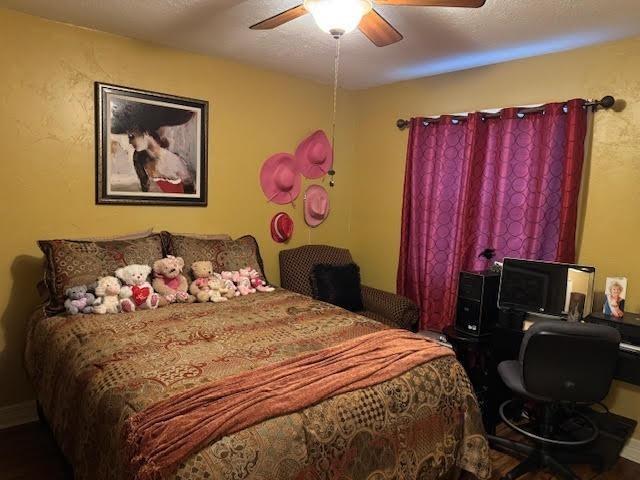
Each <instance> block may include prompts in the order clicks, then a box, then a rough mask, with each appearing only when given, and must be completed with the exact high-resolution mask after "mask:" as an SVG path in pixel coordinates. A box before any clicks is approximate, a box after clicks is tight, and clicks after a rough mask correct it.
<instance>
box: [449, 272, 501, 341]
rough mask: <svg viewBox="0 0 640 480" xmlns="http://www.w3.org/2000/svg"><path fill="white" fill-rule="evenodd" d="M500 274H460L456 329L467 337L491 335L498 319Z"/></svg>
mask: <svg viewBox="0 0 640 480" xmlns="http://www.w3.org/2000/svg"><path fill="white" fill-rule="evenodd" d="M499 285H500V274H499V273H496V272H491V271H482V272H460V281H459V283H458V305H457V309H456V323H455V328H456V330H458V331H459V332H462V333H466V334H467V335H474V336H480V335H485V334H487V333H491V330H492V329H493V327H494V326H495V324H496V321H497V317H498V288H499Z"/></svg>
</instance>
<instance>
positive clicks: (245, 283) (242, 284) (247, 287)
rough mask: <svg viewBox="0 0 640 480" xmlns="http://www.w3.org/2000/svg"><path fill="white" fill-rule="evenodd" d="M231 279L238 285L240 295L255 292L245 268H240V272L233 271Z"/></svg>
mask: <svg viewBox="0 0 640 480" xmlns="http://www.w3.org/2000/svg"><path fill="white" fill-rule="evenodd" d="M233 281H234V282H235V284H236V286H237V287H238V292H239V293H240V295H249V294H250V293H256V289H255V288H253V287H252V286H251V279H250V278H249V276H248V271H247V270H246V269H242V270H241V271H240V272H233Z"/></svg>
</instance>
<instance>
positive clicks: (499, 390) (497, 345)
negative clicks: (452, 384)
mask: <svg viewBox="0 0 640 480" xmlns="http://www.w3.org/2000/svg"><path fill="white" fill-rule="evenodd" d="M443 333H444V334H445V335H446V336H447V339H448V340H449V342H450V343H451V344H452V345H453V348H454V350H455V352H456V356H457V357H458V360H460V363H461V364H462V365H463V367H464V368H465V370H466V371H467V375H469V380H471V383H472V384H473V387H474V389H475V391H476V396H477V397H478V403H479V404H480V408H481V409H482V417H483V421H484V424H485V429H486V430H487V433H489V434H492V435H493V434H495V428H496V426H497V424H498V419H499V416H498V408H499V407H500V404H501V403H502V402H504V401H505V400H508V399H510V398H512V397H513V393H512V392H511V390H509V389H508V388H507V387H506V385H504V383H503V382H502V380H501V379H500V376H499V375H498V370H497V367H498V364H499V363H500V362H502V361H504V360H515V359H517V358H518V355H519V353H520V344H521V343H522V339H523V337H524V332H523V331H522V330H514V329H511V328H505V327H496V328H495V329H494V330H493V331H492V333H491V334H489V335H485V336H482V337H473V336H470V335H466V334H464V333H461V332H458V331H457V330H455V328H453V327H447V328H445V329H444V331H443ZM614 378H615V379H616V380H621V381H623V382H627V383H631V384H634V385H640V354H636V353H631V352H626V351H619V354H618V363H617V366H616V372H615V375H614Z"/></svg>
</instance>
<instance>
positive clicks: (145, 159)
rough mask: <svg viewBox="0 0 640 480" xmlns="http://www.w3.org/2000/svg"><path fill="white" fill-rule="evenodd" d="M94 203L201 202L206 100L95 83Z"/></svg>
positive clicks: (204, 189) (204, 180) (204, 181)
mask: <svg viewBox="0 0 640 480" xmlns="http://www.w3.org/2000/svg"><path fill="white" fill-rule="evenodd" d="M95 95H96V203H98V204H126V205H174V206H180V205H184V206H206V205H207V132H208V127H207V125H208V115H209V104H208V102H206V101H204V100H195V99H193V98H185V97H177V96H174V95H166V94H163V93H157V92H148V91H144V90H137V89H134V88H128V87H121V86H118V85H109V84H106V83H99V82H96V84H95Z"/></svg>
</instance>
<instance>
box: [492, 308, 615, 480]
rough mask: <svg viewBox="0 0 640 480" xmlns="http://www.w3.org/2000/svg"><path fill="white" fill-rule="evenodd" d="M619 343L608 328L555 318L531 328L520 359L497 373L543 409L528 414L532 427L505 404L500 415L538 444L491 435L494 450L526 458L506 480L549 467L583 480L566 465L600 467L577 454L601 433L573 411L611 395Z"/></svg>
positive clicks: (594, 459) (595, 460)
mask: <svg viewBox="0 0 640 480" xmlns="http://www.w3.org/2000/svg"><path fill="white" fill-rule="evenodd" d="M619 344H620V334H619V333H618V331H617V330H615V329H613V328H611V327H607V326H604V325H596V324H587V323H578V322H563V321H557V320H550V321H539V322H536V323H535V324H534V325H533V326H531V328H529V329H528V330H527V332H526V334H525V336H524V339H523V341H522V345H521V347H520V355H519V359H518V360H507V361H504V362H501V363H500V364H499V365H498V373H499V375H500V377H501V378H502V380H503V381H504V383H505V384H506V385H507V387H509V389H510V390H511V391H513V392H514V393H516V394H518V395H519V396H521V397H523V399H524V400H525V401H527V402H529V403H530V402H533V403H534V404H535V405H536V406H537V407H538V409H537V410H536V411H533V415H529V416H530V417H531V418H530V419H531V420H532V421H531V422H530V423H529V425H522V424H519V423H517V422H518V420H517V419H516V420H514V419H513V418H509V417H510V416H509V415H508V414H507V412H509V411H510V410H511V411H512V412H513V411H516V412H518V413H520V414H521V413H522V411H523V410H522V409H521V408H520V409H519V408H514V406H515V405H516V402H514V400H508V401H506V402H504V403H503V404H502V405H501V406H500V411H499V412H500V417H501V419H502V420H503V421H504V422H505V423H506V424H507V425H508V426H509V427H510V428H511V429H513V430H515V431H517V432H519V433H521V434H522V435H524V436H525V437H527V438H528V439H530V440H532V441H533V445H527V444H524V443H519V442H515V441H512V440H509V439H506V438H501V437H496V436H489V440H490V443H491V445H492V446H493V447H494V448H497V449H500V450H507V451H508V452H510V453H516V454H521V455H524V456H525V459H524V460H523V461H522V462H521V463H520V464H519V465H517V466H516V467H514V468H513V469H512V470H511V471H510V472H509V473H507V474H506V475H505V476H504V477H502V478H503V479H505V480H507V479H508V480H513V479H516V478H518V477H520V476H521V475H524V474H525V473H528V472H534V471H537V470H540V469H543V468H548V469H550V470H551V471H552V472H553V473H554V474H555V475H556V476H558V477H559V478H561V479H568V480H580V479H579V477H578V476H576V474H575V473H573V471H572V470H571V469H570V468H569V467H568V466H567V464H580V463H586V464H592V465H596V466H600V468H601V459H599V458H598V457H597V456H595V455H593V454H592V455H588V454H584V453H579V452H577V450H578V449H579V448H580V447H584V446H586V445H588V444H589V443H591V442H593V441H594V440H595V439H596V438H597V437H598V435H599V430H598V427H597V426H596V425H595V424H594V423H593V422H592V421H591V420H590V419H589V418H587V417H586V416H584V415H582V414H581V413H580V412H579V411H576V410H575V409H574V407H576V406H577V405H579V404H583V405H585V404H586V405H588V404H592V403H597V402H600V401H601V400H602V399H604V397H605V396H606V395H607V393H608V392H609V387H610V386H611V381H612V379H613V374H614V370H615V366H616V360H617V357H618V346H619ZM567 412H569V415H567ZM526 416H527V415H525V417H526ZM520 420H521V419H520ZM567 427H573V431H569V430H568V428H567ZM576 427H578V428H576ZM577 432H579V433H580V435H579V437H580V438H577V435H576V433H577ZM572 447H573V451H572Z"/></svg>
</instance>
